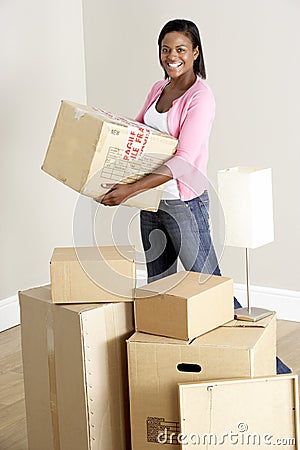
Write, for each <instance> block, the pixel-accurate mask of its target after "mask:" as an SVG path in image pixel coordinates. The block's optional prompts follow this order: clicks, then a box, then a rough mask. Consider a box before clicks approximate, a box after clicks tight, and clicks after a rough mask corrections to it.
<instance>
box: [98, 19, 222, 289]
mask: <svg viewBox="0 0 300 450" xmlns="http://www.w3.org/2000/svg"><path fill="white" fill-rule="evenodd" d="M158 45H159V55H160V57H159V58H160V64H161V66H162V68H163V70H164V73H165V80H161V81H158V82H156V83H155V84H154V86H153V87H152V89H151V91H150V93H149V94H148V97H147V99H146V102H145V105H144V107H143V109H142V110H141V112H140V113H139V115H138V116H137V117H136V120H137V121H139V122H142V123H145V124H146V125H148V126H151V127H152V128H156V129H158V130H159V131H162V132H166V133H169V134H171V135H173V136H174V137H176V138H177V139H178V145H177V150H176V154H175V156H174V157H172V158H171V159H170V160H169V161H167V162H166V163H165V164H164V165H163V166H161V167H160V168H159V169H158V170H156V171H155V173H152V174H149V175H147V176H146V177H144V178H143V179H141V180H138V181H136V182H135V183H132V184H127V185H124V184H116V185H114V186H113V187H112V189H111V190H110V191H109V192H108V193H107V194H106V195H104V196H103V197H101V198H99V200H100V201H101V203H102V204H103V205H107V206H113V205H119V204H120V203H122V202H123V201H124V200H125V199H126V198H128V197H130V196H132V195H135V194H137V193H138V192H140V191H143V190H146V189H150V188H153V187H156V186H158V185H160V184H162V183H165V187H164V193H163V196H162V201H161V202H160V206H159V209H158V211H157V212H149V211H141V214H140V223H141V235H142V241H143V246H144V250H145V255H146V262H147V271H148V282H151V281H154V280H156V279H158V278H162V277H165V276H167V275H170V274H172V273H175V272H176V271H177V260H178V257H179V258H180V260H181V262H182V264H183V266H184V268H185V269H186V270H192V271H197V272H202V273H209V274H215V275H221V273H220V269H219V266H218V262H217V258H216V255H215V251H214V248H213V245H212V241H211V236H210V229H209V217H208V202H209V199H208V193H207V186H208V182H207V179H206V166H207V160H208V140H209V135H210V130H211V126H212V122H213V119H214V115H215V101H214V97H213V94H212V92H211V90H210V88H209V87H208V85H207V84H206V83H205V82H204V81H203V80H204V79H205V78H206V73H205V65H204V58H203V53H202V46H201V40H200V35H199V31H198V28H197V26H196V25H195V24H194V23H193V22H191V21H188V20H182V19H177V20H172V21H170V22H168V23H167V24H166V25H165V26H164V27H163V29H162V30H161V32H160V35H159V38H158Z"/></svg>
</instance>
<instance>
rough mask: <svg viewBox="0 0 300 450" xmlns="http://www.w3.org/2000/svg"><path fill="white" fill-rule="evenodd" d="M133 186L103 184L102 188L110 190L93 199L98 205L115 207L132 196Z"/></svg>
mask: <svg viewBox="0 0 300 450" xmlns="http://www.w3.org/2000/svg"><path fill="white" fill-rule="evenodd" d="M133 184H134V183H132V184H113V185H108V184H105V185H104V184H103V185H102V187H105V188H108V187H110V188H111V189H110V190H109V191H108V192H107V193H106V194H104V195H101V196H100V197H96V198H94V200H95V201H96V202H98V203H101V204H102V205H105V206H116V205H120V203H122V202H124V201H125V200H127V199H128V198H129V197H131V196H132V195H133V194H134V189H133Z"/></svg>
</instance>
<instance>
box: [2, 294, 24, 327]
mask: <svg viewBox="0 0 300 450" xmlns="http://www.w3.org/2000/svg"><path fill="white" fill-rule="evenodd" d="M19 324H20V307H19V299H18V295H17V294H16V295H13V296H11V297H8V298H5V299H3V300H0V332H1V331H4V330H8V329H9V328H12V327H15V326H16V325H19Z"/></svg>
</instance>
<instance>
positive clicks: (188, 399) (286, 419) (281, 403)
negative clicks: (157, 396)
mask: <svg viewBox="0 0 300 450" xmlns="http://www.w3.org/2000/svg"><path fill="white" fill-rule="evenodd" d="M179 406H180V424H181V432H182V435H183V436H186V442H182V443H184V444H186V445H184V448H186V449H195V448H207V447H206V445H205V442H204V440H205V436H206V439H208V438H209V439H211V441H210V444H211V445H209V448H220V445H221V442H222V439H223V440H225V442H223V444H226V443H227V444H228V445H223V446H224V447H225V448H229V447H230V448H231V445H233V447H232V448H242V447H241V446H242V445H244V444H247V442H248V443H250V444H251V443H252V445H253V444H254V443H255V444H256V445H257V446H256V445H255V446H254V447H253V448H268V447H269V446H270V445H272V444H273V445H278V441H277V439H286V440H287V439H294V443H291V444H290V445H285V448H289V449H296V448H297V444H296V442H297V439H298V433H299V430H298V427H299V425H298V424H299V400H298V380H297V376H295V375H281V376H273V377H263V378H262V377H261V378H249V379H232V380H221V381H220V380H218V381H209V382H196V383H195V382H194V383H180V384H179ZM224 411H226V414H224ZM199 418H201V420H199ZM226 433H227V434H226ZM192 435H194V436H195V437H194V438H193V439H196V440H197V444H196V445H195V441H194V442H193V441H192ZM230 436H231V438H232V439H233V438H235V444H234V443H233V441H230V440H229V439H230ZM242 439H243V440H244V441H242ZM246 439H248V441H246ZM276 442H277V444H276ZM290 442H291V441H290ZM206 444H207V441H206Z"/></svg>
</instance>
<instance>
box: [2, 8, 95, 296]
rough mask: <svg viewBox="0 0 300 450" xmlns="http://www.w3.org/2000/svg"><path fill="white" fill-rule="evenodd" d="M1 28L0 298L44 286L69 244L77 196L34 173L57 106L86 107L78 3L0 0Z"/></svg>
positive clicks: (81, 27) (80, 17) (39, 171)
mask: <svg viewBox="0 0 300 450" xmlns="http://www.w3.org/2000/svg"><path fill="white" fill-rule="evenodd" d="M0 29H1V36H2V38H1V40H0V47H1V49H0V53H1V71H0V90H1V94H0V97H1V107H0V117H1V121H0V123H1V125H0V126H1V132H0V136H1V137H0V139H1V156H0V158H1V162H0V167H1V181H0V182H1V211H2V217H1V221H0V236H1V252H0V266H1V268H0V271H1V285H0V299H3V298H6V297H9V296H12V295H14V294H15V293H16V292H17V291H18V290H20V289H26V288H28V287H32V286H36V285H38V284H41V283H47V282H48V281H49V259H50V256H51V254H52V250H53V248H54V247H55V246H68V245H72V242H73V240H72V216H73V209H74V206H75V203H76V199H77V195H76V194H75V193H74V192H72V191H71V189H70V190H69V189H67V188H65V187H64V186H63V185H61V184H60V183H58V182H57V181H55V180H54V179H52V178H51V177H50V176H48V175H46V174H45V173H44V172H42V171H41V170H40V167H41V164H42V162H43V158H44V155H45V152H46V149H47V145H48V141H49V138H50V134H51V132H52V128H53V125H54V121H55V118H56V114H57V112H58V108H59V104H60V100H61V99H62V98H69V99H73V100H77V101H79V102H85V101H86V91H85V66H84V48H83V25H82V8H81V2H80V0H76V1H74V0H52V1H51V2H41V1H39V0H29V1H27V2H23V1H21V0H12V1H2V2H1V4H0ZM89 210H90V208H89V207H88V208H87V217H88V215H89V214H90V211H89ZM85 222H86V227H85V233H86V234H88V233H89V228H88V227H89V225H90V219H88V220H86V221H85Z"/></svg>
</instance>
